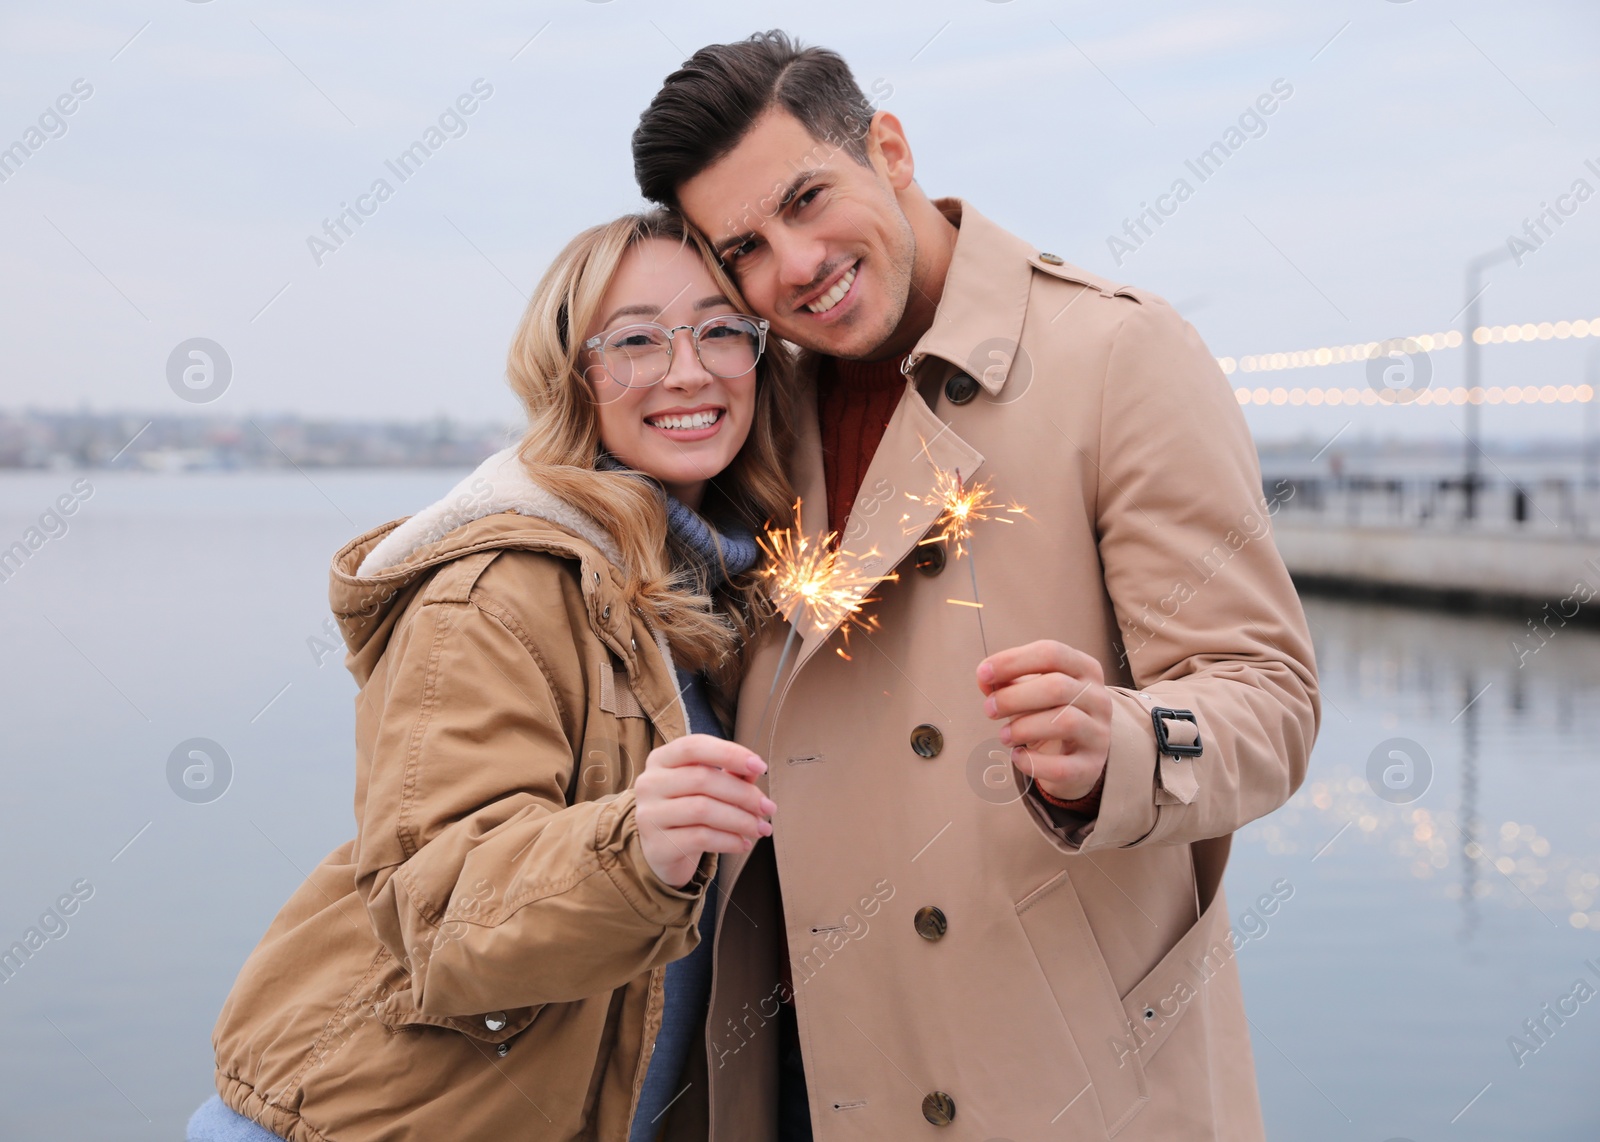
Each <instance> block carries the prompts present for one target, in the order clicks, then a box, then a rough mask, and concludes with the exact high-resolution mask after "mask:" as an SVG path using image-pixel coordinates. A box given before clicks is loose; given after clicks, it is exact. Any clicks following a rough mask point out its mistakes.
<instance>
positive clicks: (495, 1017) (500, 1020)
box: [483, 1011, 506, 1031]
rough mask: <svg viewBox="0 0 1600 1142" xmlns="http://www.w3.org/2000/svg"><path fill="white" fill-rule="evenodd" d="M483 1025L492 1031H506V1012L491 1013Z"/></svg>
mask: <svg viewBox="0 0 1600 1142" xmlns="http://www.w3.org/2000/svg"><path fill="white" fill-rule="evenodd" d="M483 1025H484V1026H485V1027H487V1028H488V1029H489V1030H491V1031H504V1030H505V1026H506V1013H505V1012H504V1011H491V1012H489V1014H487V1015H485V1016H484V1017H483Z"/></svg>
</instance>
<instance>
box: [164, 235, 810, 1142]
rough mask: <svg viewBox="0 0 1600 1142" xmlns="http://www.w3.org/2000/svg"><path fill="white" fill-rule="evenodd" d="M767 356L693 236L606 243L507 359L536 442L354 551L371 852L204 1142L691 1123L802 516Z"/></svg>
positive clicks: (761, 326)
mask: <svg viewBox="0 0 1600 1142" xmlns="http://www.w3.org/2000/svg"><path fill="white" fill-rule="evenodd" d="M765 350H767V346H766V323H765V322H762V321H757V320H756V319H754V318H751V317H746V316H744V315H742V314H741V313H740V311H739V305H738V295H737V294H736V292H735V290H734V287H733V285H732V284H731V283H730V282H729V281H728V280H727V278H726V277H725V276H724V275H723V273H722V272H721V270H720V268H719V267H718V265H717V263H716V262H715V260H714V259H713V258H712V257H711V255H710V253H709V251H708V250H707V249H706V247H705V245H704V244H703V242H701V241H700V240H699V238H698V237H696V236H692V235H689V234H686V233H685V231H684V229H683V227H682V225H681V223H679V222H678V221H677V220H676V219H675V218H674V217H672V216H670V215H666V214H661V213H652V214H648V215H641V216H630V217H627V218H622V219H619V220H618V221H616V222H613V223H610V224H609V225H605V226H600V227H596V228H594V229H592V230H589V231H586V232H585V233H583V234H580V235H579V236H578V237H577V238H575V239H574V240H573V241H572V242H571V243H570V244H569V245H568V246H567V248H566V250H565V251H563V253H562V254H561V256H560V257H559V258H557V260H556V262H555V264H554V265H553V266H552V267H551V269H550V270H549V272H548V273H547V274H546V275H545V277H544V279H543V281H542V282H541V283H540V285H539V288H538V290H537V292H536V293H535V295H534V297H533V299H532V301H531V302H530V303H529V305H528V309H527V312H526V313H525V315H524V317H523V320H522V324H521V328H520V329H519V330H518V333H517V337H516V340H515V342H514V344H513V346H512V349H511V354H510V365H509V374H510V379H511V383H512V385H513V387H514V388H515V389H516V391H517V393H518V395H519V396H520V397H521V398H522V401H523V403H524V404H525V405H526V406H527V411H528V418H529V423H530V425H531V427H530V428H529V430H528V432H527V435H526V437H525V438H524V440H523V441H522V443H521V445H520V447H518V448H511V449H507V450H506V451H504V452H502V453H499V454H497V455H495V456H491V457H490V458H489V459H488V460H486V461H485V462H484V463H483V465H482V466H480V467H479V469H478V470H477V472H475V473H474V474H473V475H472V476H471V477H469V478H468V479H466V480H464V481H462V483H461V484H460V485H459V486H458V487H457V488H456V489H455V491H453V492H452V493H451V494H450V495H449V496H447V497H446V498H445V499H443V500H441V501H440V502H439V503H436V504H434V505H433V506H432V507H429V508H427V509H426V510H424V511H422V512H420V513H418V514H417V515H415V516H413V517H411V518H410V519H409V520H406V521H403V522H401V523H399V524H386V525H385V526H383V527H380V528H378V529H376V530H374V531H371V532H368V533H367V534H366V535H363V536H361V537H359V538H358V539H355V540H353V541H352V542H351V543H350V544H348V545H347V546H346V547H345V548H344V549H343V550H341V551H340V552H339V553H338V555H337V556H335V558H334V564H333V569H332V587H331V597H332V602H333V609H334V612H335V614H336V615H337V617H338V619H339V622H340V624H341V627H342V630H343V633H344V637H345V641H346V643H347V645H348V647H349V651H350V653H349V658H348V660H347V664H348V666H349V668H350V670H351V672H352V673H353V674H354V675H355V677H356V679H357V681H358V682H359V683H360V685H361V692H360V695H359V697H358V698H357V701H356V738H357V742H356V744H357V752H356V757H357V775H356V799H355V810H356V818H357V827H358V831H357V836H356V838H355V839H354V840H353V841H351V842H349V843H348V844H346V845H344V846H342V847H341V848H339V849H338V850H336V851H335V852H333V853H332V854H331V855H330V856H329V857H328V858H327V859H326V860H324V861H323V862H322V864H321V865H320V866H319V867H318V868H317V870H316V871H315V872H313V873H312V875H311V876H310V877H309V878H308V879H307V881H306V883H305V884H304V885H302V886H301V888H300V889H299V891H297V892H296V893H295V895H294V896H293V897H292V898H291V899H290V900H289V902H288V903H287V904H286V905H285V906H284V908H283V910H282V911H281V912H280V913H279V914H278V916H277V918H276V919H275V920H274V921H273V923H272V926H271V927H270V928H269V929H268V931H267V934H266V935H265V937H263V939H262V941H261V943H260V945H259V946H258V947H257V948H256V950H255V951H254V953H252V955H251V956H250V958H249V960H248V961H247V962H246V964H245V966H244V968H243V970H242V971H241V972H240V975H239V978H238V981H237V982H236V983H235V985H234V988H233V991H232V993H231V994H230V995H229V997H228V1000H227V1002H226V1003H225V1004H224V1006H223V1010H222V1014H221V1016H220V1018H219V1020H218V1023H217V1028H216V1032H215V1035H214V1041H215V1046H216V1049H217V1074H216V1083H217V1089H218V1091H219V1092H220V1095H221V1098H220V1100H219V1099H213V1100H212V1101H211V1102H209V1103H207V1104H206V1106H203V1107H202V1108H201V1109H200V1111H198V1112H196V1115H195V1118H194V1120H193V1121H192V1122H191V1124H190V1135H189V1136H190V1138H191V1139H197V1140H202V1139H203V1140H214V1139H223V1138H241V1139H243V1138H264V1139H270V1138H274V1137H280V1138H287V1139H294V1140H296V1142H311V1140H316V1142H323V1140H333V1142H363V1140H369V1139H370V1140H376V1139H401V1138H408V1139H409V1138H417V1139H430V1140H432V1139H443V1138H451V1139H474V1138H482V1139H504V1138H513V1137H515V1138H528V1139H535V1138H536V1139H574V1138H580V1137H581V1138H605V1139H620V1138H629V1139H654V1138H657V1137H658V1136H663V1135H662V1131H663V1129H664V1128H665V1129H667V1133H666V1134H665V1135H664V1136H666V1137H672V1136H674V1134H673V1132H672V1131H671V1129H670V1128H669V1127H668V1124H669V1123H670V1121H671V1119H670V1117H669V1115H670V1110H669V1106H670V1103H671V1102H672V1100H673V1098H674V1096H675V1095H676V1094H678V1092H679V1089H680V1083H679V1077H680V1075H681V1074H682V1072H683V1068H684V1066H685V1062H686V1060H687V1058H688V1054H689V1051H690V1049H691V1044H692V1043H695V1042H697V1041H698V1029H699V1026H700V1024H701V1023H702V1022H703V1020H704V1015H705V1004H706V995H707V992H708V988H709V970H710V969H709V951H710V936H711V926H712V924H713V922H714V917H715V897H714V896H711V894H710V893H709V892H708V886H710V885H711V883H712V882H713V880H714V876H715V870H716V854H717V853H724V852H735V851H741V850H747V849H749V848H750V847H751V846H752V844H753V843H754V842H755V841H756V840H758V839H759V838H760V837H763V836H767V835H770V833H771V830H772V825H771V822H770V817H771V814H772V812H773V809H774V806H773V803H772V802H771V801H770V800H768V799H767V798H766V797H765V796H764V795H763V794H762V793H761V791H760V789H759V788H758V787H757V785H756V784H755V778H756V777H757V775H759V774H760V773H762V772H764V771H765V768H766V767H765V765H764V763H763V762H762V761H761V760H760V759H759V758H758V757H756V756H755V755H754V754H752V753H751V752H750V751H748V750H746V749H744V748H742V747H740V746H737V745H735V744H734V743H732V742H731V741H726V740H723V738H724V736H725V730H726V718H727V716H728V711H729V710H730V709H731V699H732V696H733V694H734V691H735V689H736V686H737V682H738V679H739V677H740V674H741V672H742V667H743V656H744V652H745V648H746V647H747V646H748V645H750V643H751V641H752V639H753V638H754V636H755V635H756V634H757V632H758V631H759V629H760V628H761V627H762V625H763V624H764V623H765V622H766V621H767V620H768V619H769V618H770V612H771V608H770V605H768V604H767V603H766V602H765V600H764V597H763V595H762V594H761V591H760V586H759V582H758V578H757V575H756V574H755V570H756V562H757V558H756V557H757V554H758V549H757V547H756V544H755V542H754V540H753V539H752V531H753V530H754V529H756V528H759V527H761V526H762V525H764V524H765V523H767V522H768V521H781V520H782V519H783V518H784V517H785V514H786V512H787V511H788V505H789V504H790V501H791V498H792V497H791V492H790V488H789V485H788V481H787V480H786V478H785V475H784V472H783V467H782V460H783V458H784V457H785V456H786V455H787V453H788V447H789V423H790V421H789V409H788V402H789V400H790V373H789V362H788V359H787V357H786V355H785V354H784V352H783V351H782V350H781V348H774V349H773V350H771V351H765ZM691 731H692V732H691Z"/></svg>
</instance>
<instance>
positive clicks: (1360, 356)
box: [1217, 317, 1600, 377]
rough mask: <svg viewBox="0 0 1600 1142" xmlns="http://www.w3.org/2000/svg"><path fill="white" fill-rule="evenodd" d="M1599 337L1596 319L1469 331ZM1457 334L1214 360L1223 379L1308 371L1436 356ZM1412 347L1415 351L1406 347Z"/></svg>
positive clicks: (1527, 337)
mask: <svg viewBox="0 0 1600 1142" xmlns="http://www.w3.org/2000/svg"><path fill="white" fill-rule="evenodd" d="M1584 337H1600V317H1597V318H1593V319H1591V320H1584V319H1582V318H1579V319H1578V320H1577V321H1554V322H1552V321H1542V322H1539V323H1538V324H1534V323H1532V322H1529V323H1527V324H1524V325H1480V326H1478V328H1476V329H1474V330H1473V331H1472V340H1473V341H1474V342H1476V343H1477V344H1479V345H1500V344H1515V343H1517V342H1520V341H1566V340H1568V339H1571V338H1584ZM1463 340H1464V339H1463V337H1462V335H1461V331H1460V330H1457V329H1451V330H1447V331H1446V332H1443V333H1418V334H1417V335H1416V336H1414V337H1391V338H1389V339H1388V340H1386V341H1357V342H1355V343H1353V344H1350V345H1324V346H1322V347H1320V348H1317V349H1296V350H1294V351H1292V352H1288V353H1251V354H1247V355H1245V356H1243V357H1239V358H1237V359H1235V358H1233V357H1218V358H1217V365H1218V366H1219V367H1220V368H1221V369H1222V371H1223V373H1224V374H1225V375H1227V376H1230V377H1231V376H1233V375H1234V374H1235V373H1275V372H1279V371H1282V370H1284V369H1311V368H1320V367H1322V366H1324V365H1342V364H1345V363H1346V362H1349V361H1368V360H1371V359H1372V358H1374V357H1387V356H1388V355H1389V354H1390V353H1392V352H1415V351H1416V350H1417V349H1420V350H1422V351H1423V352H1425V353H1436V352H1438V351H1440V350H1442V349H1459V348H1461V344H1462V341H1463ZM1412 345H1414V346H1415V348H1408V346H1412Z"/></svg>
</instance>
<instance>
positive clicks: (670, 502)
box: [594, 451, 761, 592]
mask: <svg viewBox="0 0 1600 1142" xmlns="http://www.w3.org/2000/svg"><path fill="white" fill-rule="evenodd" d="M594 466H595V467H596V468H598V469H599V470H600V471H602V472H630V473H633V474H634V475H637V476H639V477H640V478H641V479H647V480H648V479H650V477H649V476H646V475H645V474H644V473H643V472H636V471H635V470H634V469H632V468H629V467H628V466H627V465H626V464H624V463H623V462H622V461H620V460H618V459H617V458H616V457H615V456H613V455H611V453H609V452H605V451H601V453H600V454H599V456H597V457H596V458H595V465H594ZM651 483H653V484H656V487H657V488H658V489H659V490H660V491H661V495H662V497H663V498H664V499H665V501H666V505H667V530H668V531H670V532H671V533H672V537H673V538H674V539H676V540H677V541H678V544H679V545H680V546H681V547H682V548H683V549H684V550H685V551H686V552H688V554H689V555H690V556H691V557H692V559H693V560H694V563H693V570H694V571H695V572H696V573H697V574H699V575H701V576H703V577H704V579H705V590H706V591H707V592H710V591H714V590H716V589H717V588H718V587H720V586H721V585H722V584H723V583H724V582H725V581H726V580H727V579H728V578H729V577H731V576H733V575H738V574H739V573H740V572H743V571H748V570H749V569H750V568H752V567H754V566H755V565H756V560H757V559H759V558H760V557H761V549H760V547H758V546H757V545H756V540H755V536H753V535H751V534H750V532H749V530H748V529H746V528H745V527H744V526H742V525H741V524H738V523H734V522H732V521H731V520H725V521H723V522H721V523H719V524H716V525H713V524H712V523H711V522H710V521H709V520H707V519H706V518H705V517H704V516H702V515H701V514H700V513H699V512H697V511H695V510H694V509H693V508H691V507H689V506H688V505H686V504H684V503H683V502H681V501H680V500H678V499H677V497H675V496H673V495H672V494H671V493H670V492H668V491H666V490H665V489H664V488H661V487H660V484H659V483H657V482H656V481H654V480H651Z"/></svg>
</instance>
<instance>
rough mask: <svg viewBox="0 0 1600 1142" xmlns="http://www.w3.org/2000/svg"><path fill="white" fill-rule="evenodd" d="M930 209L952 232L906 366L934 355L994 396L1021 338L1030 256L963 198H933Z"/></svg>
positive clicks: (1033, 255)
mask: <svg viewBox="0 0 1600 1142" xmlns="http://www.w3.org/2000/svg"><path fill="white" fill-rule="evenodd" d="M934 205H935V206H936V207H938V208H939V212H940V213H941V214H943V215H944V216H945V217H946V218H948V219H949V220H950V222H951V224H952V225H954V226H955V227H956V228H957V231H958V233H957V236H956V247H955V251H954V253H953V254H952V255H951V258H950V270H949V272H948V273H947V274H946V275H945V280H944V289H943V291H942V292H941V294H940V295H939V306H938V308H937V310H935V312H934V317H933V325H932V326H931V327H930V328H929V329H928V331H927V332H926V333H924V334H923V335H922V337H921V338H920V339H919V340H918V341H917V344H916V346H915V347H914V348H913V349H912V350H911V367H912V368H913V369H914V368H915V367H916V366H917V365H918V364H919V363H920V362H921V361H922V360H923V359H924V358H927V357H938V358H940V359H941V360H944V361H948V362H949V363H950V364H951V365H954V366H955V367H956V368H957V369H959V370H961V371H962V372H964V373H968V374H970V375H971V376H972V377H973V378H975V379H976V380H977V382H978V383H979V384H980V385H982V386H983V389H984V391H985V392H987V393H988V394H989V395H990V396H995V395H997V394H998V393H999V392H1000V390H1001V389H1002V388H1003V387H1004V386H1005V383H1006V378H1007V377H1008V376H1009V375H1010V372H1011V362H1012V360H1013V359H1014V358H1015V357H1016V355H1017V346H1018V345H1019V344H1020V342H1021V340H1022V322H1023V319H1024V317H1025V316H1026V315H1027V311H1028V291H1029V288H1030V287H1031V285H1032V281H1033V273H1034V259H1035V258H1036V256H1037V251H1036V250H1034V248H1033V247H1032V246H1030V245H1028V244H1027V243H1026V242H1024V241H1023V240H1022V239H1020V238H1018V237H1016V236H1015V235H1014V234H1011V233H1008V232H1007V231H1005V230H1003V229H1001V228H1000V227H999V226H996V225H995V224H994V223H993V222H991V221H989V220H988V219H987V218H985V217H984V216H983V215H982V214H979V213H978V211H977V210H975V209H973V207H972V206H971V205H970V204H969V203H967V202H966V201H964V200H963V199H960V198H939V199H935V200H934Z"/></svg>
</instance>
